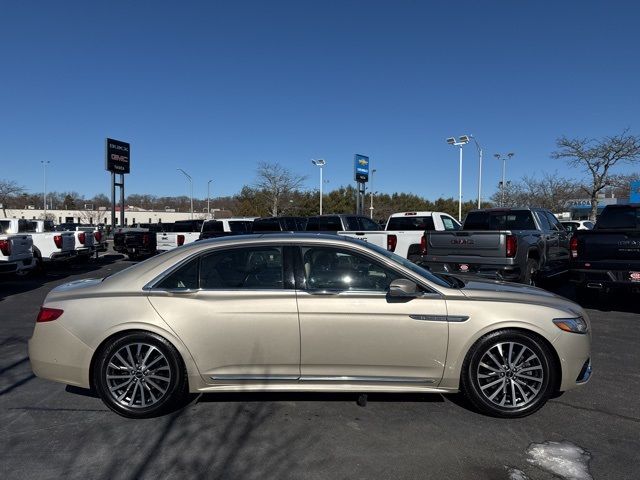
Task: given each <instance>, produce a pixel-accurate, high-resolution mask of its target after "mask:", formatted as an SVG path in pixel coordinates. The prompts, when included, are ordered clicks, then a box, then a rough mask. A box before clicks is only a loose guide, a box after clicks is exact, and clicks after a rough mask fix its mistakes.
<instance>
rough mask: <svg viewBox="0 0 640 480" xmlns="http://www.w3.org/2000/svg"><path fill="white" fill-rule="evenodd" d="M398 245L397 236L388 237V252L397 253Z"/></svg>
mask: <svg viewBox="0 0 640 480" xmlns="http://www.w3.org/2000/svg"><path fill="white" fill-rule="evenodd" d="M397 245H398V237H397V236H395V235H387V250H389V251H390V252H395V251H396V246H397Z"/></svg>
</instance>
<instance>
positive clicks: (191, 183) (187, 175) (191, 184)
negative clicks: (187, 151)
mask: <svg viewBox="0 0 640 480" xmlns="http://www.w3.org/2000/svg"><path fill="white" fill-rule="evenodd" d="M176 170H180V171H181V172H182V173H183V174H184V176H185V177H187V178H188V179H189V184H190V186H191V220H193V179H192V178H191V176H190V175H189V174H188V173H187V172H185V171H184V170H183V169H181V168H177V169H176Z"/></svg>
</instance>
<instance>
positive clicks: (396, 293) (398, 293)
mask: <svg viewBox="0 0 640 480" xmlns="http://www.w3.org/2000/svg"><path fill="white" fill-rule="evenodd" d="M417 294H418V285H417V284H416V283H415V282H412V281H411V280H407V279H406V278H399V279H397V280H394V281H393V282H391V284H390V285H389V295H390V296H392V297H415V296H416V295H417Z"/></svg>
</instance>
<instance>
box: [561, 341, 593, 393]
mask: <svg viewBox="0 0 640 480" xmlns="http://www.w3.org/2000/svg"><path fill="white" fill-rule="evenodd" d="M553 346H554V348H555V349H556V352H557V354H558V358H559V359H560V368H561V371H562V381H561V383H560V389H559V390H560V391H561V392H564V391H566V390H571V389H573V388H576V387H578V386H580V385H584V384H585V383H587V382H588V381H589V379H590V378H591V373H592V367H591V334H589V333H587V334H584V335H583V334H577V333H569V332H562V333H561V334H560V335H558V338H557V339H556V340H555V341H554V342H553Z"/></svg>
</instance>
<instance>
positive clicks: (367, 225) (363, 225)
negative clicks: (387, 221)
mask: <svg viewBox="0 0 640 480" xmlns="http://www.w3.org/2000/svg"><path fill="white" fill-rule="evenodd" d="M358 223H359V224H360V229H361V230H365V231H369V232H370V231H376V230H380V225H378V224H377V223H376V222H374V221H373V220H371V219H370V218H367V217H358Z"/></svg>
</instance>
